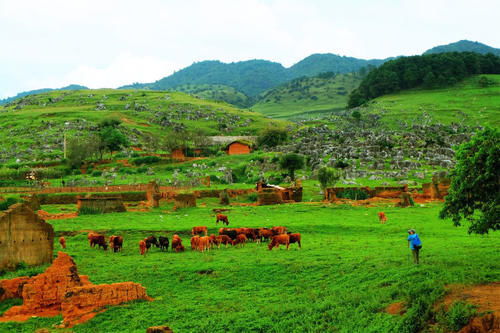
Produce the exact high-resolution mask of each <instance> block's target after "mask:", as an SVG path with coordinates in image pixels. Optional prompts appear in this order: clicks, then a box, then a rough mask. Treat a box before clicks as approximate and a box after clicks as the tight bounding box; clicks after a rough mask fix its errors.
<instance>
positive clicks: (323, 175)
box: [318, 167, 340, 190]
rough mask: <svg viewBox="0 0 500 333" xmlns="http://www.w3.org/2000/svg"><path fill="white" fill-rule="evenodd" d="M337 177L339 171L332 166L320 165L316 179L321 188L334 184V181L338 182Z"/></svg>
mask: <svg viewBox="0 0 500 333" xmlns="http://www.w3.org/2000/svg"><path fill="white" fill-rule="evenodd" d="M339 178H340V173H339V172H338V171H337V170H335V169H333V168H328V167H322V168H321V169H319V170H318V181H319V183H320V185H321V188H322V189H323V190H324V189H325V188H327V187H329V186H332V187H333V186H335V183H336V182H338V180H339Z"/></svg>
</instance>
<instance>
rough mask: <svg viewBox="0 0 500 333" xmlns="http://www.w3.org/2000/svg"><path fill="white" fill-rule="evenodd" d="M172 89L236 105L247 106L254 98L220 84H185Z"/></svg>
mask: <svg viewBox="0 0 500 333" xmlns="http://www.w3.org/2000/svg"><path fill="white" fill-rule="evenodd" d="M172 90H174V91H180V92H183V93H186V94H190V95H193V96H195V97H197V98H202V99H206V100H212V101H216V102H226V103H229V104H232V105H235V106H237V107H241V108H248V107H250V106H251V105H252V104H253V103H254V101H255V99H254V98H250V97H248V96H247V95H245V94H243V93H242V92H240V91H237V90H236V89H234V88H233V87H229V86H225V85H222V84H189V83H188V84H185V85H182V86H177V87H175V88H173V89H172Z"/></svg>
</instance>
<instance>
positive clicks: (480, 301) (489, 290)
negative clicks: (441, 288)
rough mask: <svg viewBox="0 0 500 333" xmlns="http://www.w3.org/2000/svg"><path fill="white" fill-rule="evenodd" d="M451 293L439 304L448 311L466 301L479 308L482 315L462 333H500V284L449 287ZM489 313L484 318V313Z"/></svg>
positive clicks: (474, 319)
mask: <svg viewBox="0 0 500 333" xmlns="http://www.w3.org/2000/svg"><path fill="white" fill-rule="evenodd" d="M449 288H450V290H451V292H450V293H449V294H448V295H447V296H446V297H445V298H444V300H443V301H442V302H441V303H439V304H438V306H440V305H441V304H443V305H444V308H445V310H447V309H448V308H449V307H450V305H451V304H452V303H453V302H455V301H464V302H467V303H470V304H473V305H476V306H477V309H476V310H477V313H479V314H480V315H479V316H478V317H475V318H473V319H472V320H471V321H470V322H469V324H468V325H467V326H465V327H464V328H462V329H461V330H460V332H461V333H483V332H495V333H500V282H493V283H489V284H483V285H476V286H459V285H452V286H449ZM484 312H489V313H487V314H485V315H483V316H481V314H482V313H484Z"/></svg>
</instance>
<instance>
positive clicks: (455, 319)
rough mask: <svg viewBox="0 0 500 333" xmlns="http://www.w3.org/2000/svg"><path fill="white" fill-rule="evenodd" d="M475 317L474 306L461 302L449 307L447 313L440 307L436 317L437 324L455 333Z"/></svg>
mask: <svg viewBox="0 0 500 333" xmlns="http://www.w3.org/2000/svg"><path fill="white" fill-rule="evenodd" d="M475 315H476V309H475V307H474V305H472V304H469V303H465V302H463V301H457V302H454V303H453V304H452V305H451V306H450V308H449V309H448V311H447V312H445V311H444V308H443V307H441V309H440V310H439V311H438V313H437V315H436V317H437V321H438V322H439V324H441V325H442V326H444V327H446V328H447V329H448V330H450V331H454V332H455V331H459V330H460V329H462V327H464V326H465V325H467V324H468V323H469V321H470V319H471V318H472V317H474V316H475Z"/></svg>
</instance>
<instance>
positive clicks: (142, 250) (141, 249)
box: [139, 239, 146, 255]
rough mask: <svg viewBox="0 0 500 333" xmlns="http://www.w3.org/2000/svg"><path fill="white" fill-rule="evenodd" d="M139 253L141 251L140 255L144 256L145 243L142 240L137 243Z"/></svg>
mask: <svg viewBox="0 0 500 333" xmlns="http://www.w3.org/2000/svg"><path fill="white" fill-rule="evenodd" d="M139 251H141V255H146V241H145V240H144V239H143V240H141V241H140V242H139Z"/></svg>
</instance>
